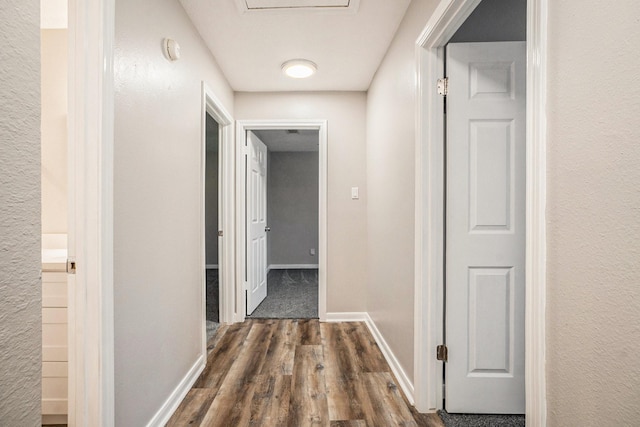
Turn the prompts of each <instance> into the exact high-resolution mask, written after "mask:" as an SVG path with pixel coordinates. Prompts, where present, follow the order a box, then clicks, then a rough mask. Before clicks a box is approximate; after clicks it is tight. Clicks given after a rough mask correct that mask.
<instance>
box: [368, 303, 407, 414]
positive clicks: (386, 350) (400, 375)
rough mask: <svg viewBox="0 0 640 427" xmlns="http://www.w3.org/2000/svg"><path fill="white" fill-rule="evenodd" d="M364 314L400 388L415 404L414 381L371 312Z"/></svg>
mask: <svg viewBox="0 0 640 427" xmlns="http://www.w3.org/2000/svg"><path fill="white" fill-rule="evenodd" d="M364 314H365V315H366V320H365V322H366V324H367V326H368V327H369V331H371V335H373V338H374V339H375V340H376V343H377V344H378V347H380V351H382V354H383V355H384V358H385V359H387V363H388V364H389V366H390V367H391V371H392V372H393V374H394V375H395V376H396V379H397V380H398V382H399V383H400V388H402V391H403V392H404V395H405V396H406V397H407V400H408V401H409V403H411V405H414V402H415V398H414V388H413V383H412V382H411V380H410V379H409V377H408V376H407V373H406V372H405V371H404V369H402V365H400V362H399V361H398V359H396V356H395V355H394V354H393V351H391V347H389V344H387V342H386V341H385V340H384V338H383V337H382V334H381V333H380V331H379V330H378V327H377V326H376V324H375V322H374V321H373V319H372V318H371V316H369V313H364Z"/></svg>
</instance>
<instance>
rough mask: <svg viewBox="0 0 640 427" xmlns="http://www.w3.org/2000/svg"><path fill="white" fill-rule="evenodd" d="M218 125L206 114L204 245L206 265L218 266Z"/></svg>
mask: <svg viewBox="0 0 640 427" xmlns="http://www.w3.org/2000/svg"><path fill="white" fill-rule="evenodd" d="M218 129H219V128H218V123H217V122H216V121H215V120H214V119H213V118H212V117H211V116H210V115H208V114H207V134H206V137H207V158H206V167H207V169H206V173H205V183H204V188H205V234H206V239H205V244H206V254H207V257H206V258H207V261H206V263H207V264H218V182H219V179H220V178H219V173H218V150H219V146H218V144H219V141H218V139H219V137H220V136H219V134H218Z"/></svg>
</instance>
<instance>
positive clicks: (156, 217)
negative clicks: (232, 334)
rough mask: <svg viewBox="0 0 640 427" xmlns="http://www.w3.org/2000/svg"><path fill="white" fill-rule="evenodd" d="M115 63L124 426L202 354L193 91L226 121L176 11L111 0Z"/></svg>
mask: <svg viewBox="0 0 640 427" xmlns="http://www.w3.org/2000/svg"><path fill="white" fill-rule="evenodd" d="M167 36H171V37H172V38H175V40H177V41H178V42H179V43H180V45H181V46H182V52H183V55H182V58H181V59H180V60H179V61H175V62H170V61H168V60H166V59H165V57H164V55H163V52H162V48H161V46H162V39H163V38H165V37H167ZM114 61H115V64H114V70H115V100H114V101H115V102H114V109H115V112H114V114H115V129H114V139H115V142H114V143H115V147H114V179H113V181H114V196H113V198H114V207H113V208H114V212H113V214H114V241H113V246H114V247H113V250H114V311H115V313H114V318H115V320H114V328H115V336H114V341H115V411H116V425H117V426H126V427H128V426H144V425H147V423H148V422H149V421H150V420H151V418H152V417H153V416H154V415H155V414H156V413H157V411H158V410H159V409H160V408H161V407H162V405H163V404H164V403H165V401H166V399H167V398H168V397H169V396H170V395H171V393H172V392H173V390H175V388H176V387H177V386H178V384H179V383H180V381H181V380H182V378H184V376H185V375H186V374H187V373H188V372H189V370H190V369H192V368H193V367H194V366H195V364H196V363H197V362H198V360H199V357H200V356H201V355H202V333H203V332H204V331H203V328H204V322H203V321H202V320H203V319H202V318H201V317H200V316H201V308H202V307H203V305H204V300H203V292H202V266H201V265H200V262H201V255H202V254H201V246H200V244H201V241H202V235H201V224H200V221H201V217H202V212H201V198H202V191H203V189H202V185H203V182H202V176H201V172H200V171H201V170H200V164H201V153H202V123H201V122H202V81H204V82H205V83H206V84H207V86H208V87H210V88H211V90H212V91H213V93H214V95H215V96H216V98H218V99H219V100H221V102H222V103H223V105H224V107H225V109H226V110H227V111H233V91H232V90H231V88H230V87H229V85H228V84H227V81H226V79H225V77H224V75H223V74H222V72H221V71H220V69H219V68H218V66H217V64H216V62H215V59H214V58H213V57H212V56H211V53H210V51H209V49H207V47H206V45H205V44H204V42H203V40H202V38H201V37H200V35H199V34H198V32H197V31H196V30H195V28H194V27H193V24H192V23H191V22H190V21H189V19H188V17H187V15H186V13H185V11H184V9H183V8H182V6H181V5H180V3H179V2H177V1H175V0H136V1H130V0H116V16H115V58H114Z"/></svg>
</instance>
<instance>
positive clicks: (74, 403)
mask: <svg viewBox="0 0 640 427" xmlns="http://www.w3.org/2000/svg"><path fill="white" fill-rule="evenodd" d="M114 22H115V1H114V0H93V1H89V2H83V1H79V0H69V30H68V34H69V111H68V112H69V116H68V126H69V145H68V148H69V175H68V177H69V231H68V243H69V246H68V248H69V257H75V259H76V263H77V273H76V275H75V276H70V278H71V280H69V330H70V334H69V348H70V352H69V403H70V405H69V414H68V417H69V426H72V427H73V426H87V425H93V426H101V427H110V426H113V425H114V423H115V413H114V406H115V399H114V354H113V349H114V340H113V326H114V325H113V123H114V110H113V100H114V87H113V43H114Z"/></svg>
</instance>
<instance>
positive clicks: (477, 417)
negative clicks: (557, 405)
mask: <svg viewBox="0 0 640 427" xmlns="http://www.w3.org/2000/svg"><path fill="white" fill-rule="evenodd" d="M438 415H440V418H442V421H443V422H444V425H445V427H524V425H525V423H524V415H485V414H449V413H447V411H438Z"/></svg>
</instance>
